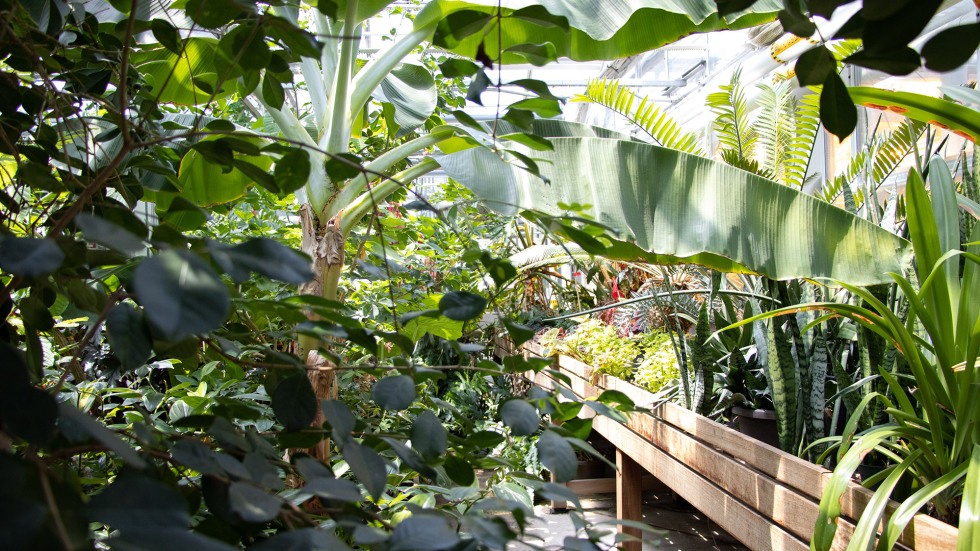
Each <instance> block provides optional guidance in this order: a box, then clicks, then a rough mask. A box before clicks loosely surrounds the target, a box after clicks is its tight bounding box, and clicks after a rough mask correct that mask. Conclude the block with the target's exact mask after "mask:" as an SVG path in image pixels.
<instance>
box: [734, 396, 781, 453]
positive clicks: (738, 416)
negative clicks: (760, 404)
mask: <svg viewBox="0 0 980 551" xmlns="http://www.w3.org/2000/svg"><path fill="white" fill-rule="evenodd" d="M732 417H733V421H734V425H735V430H737V431H738V432H740V433H742V434H744V435H746V436H751V437H752V438H755V439H756V440H760V441H762V442H765V443H766V444H769V445H770V446H774V447H776V448H778V447H779V430H778V429H777V428H776V412H775V411H773V410H771V409H748V408H742V407H738V406H734V407H732Z"/></svg>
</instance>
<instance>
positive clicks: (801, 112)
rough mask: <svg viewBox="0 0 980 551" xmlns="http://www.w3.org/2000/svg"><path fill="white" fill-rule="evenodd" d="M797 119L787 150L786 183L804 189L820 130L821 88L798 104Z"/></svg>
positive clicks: (815, 89)
mask: <svg viewBox="0 0 980 551" xmlns="http://www.w3.org/2000/svg"><path fill="white" fill-rule="evenodd" d="M795 119H796V132H795V133H794V135H793V138H792V139H791V140H790V142H789V147H787V148H786V161H785V166H786V172H785V181H786V185H788V186H791V187H798V188H802V187H803V184H804V183H805V182H806V173H807V170H809V168H810V158H811V156H812V155H813V144H814V143H815V142H816V140H817V133H818V132H819V130H820V89H819V87H817V88H814V89H813V91H812V92H811V93H809V94H807V95H805V96H803V98H802V99H801V100H800V101H799V102H797V104H796V114H795Z"/></svg>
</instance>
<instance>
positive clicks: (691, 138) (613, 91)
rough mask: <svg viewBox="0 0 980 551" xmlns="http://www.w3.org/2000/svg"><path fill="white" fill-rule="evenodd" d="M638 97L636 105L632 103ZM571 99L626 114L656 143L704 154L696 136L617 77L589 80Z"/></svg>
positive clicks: (627, 117) (625, 115)
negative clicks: (583, 88)
mask: <svg viewBox="0 0 980 551" xmlns="http://www.w3.org/2000/svg"><path fill="white" fill-rule="evenodd" d="M638 99H639V105H637V106H636V108H634V107H633V105H634V104H635V103H636V101H637V100H638ZM572 101H579V102H588V103H595V104H597V105H602V106H604V107H607V108H609V109H612V110H613V111H615V112H616V113H619V114H620V115H622V116H624V117H626V119H628V120H629V121H630V122H632V123H633V124H635V125H637V126H638V127H639V128H640V129H642V130H643V131H644V132H646V133H647V135H649V136H650V138H652V139H653V141H655V142H656V143H657V144H658V145H661V146H663V147H669V148H671V149H677V150H679V151H684V152H686V153H693V154H694V155H703V154H704V153H703V151H702V150H701V147H700V146H698V140H697V137H696V136H695V135H694V134H693V133H691V132H687V131H686V130H684V129H683V128H681V126H680V125H679V124H677V121H675V120H674V119H673V118H671V117H670V115H668V114H667V113H665V112H664V110H663V109H661V108H660V107H658V106H657V105H656V104H654V102H653V100H651V99H650V98H649V97H647V96H644V97H639V96H637V94H636V93H635V92H633V91H632V90H630V89H629V88H626V87H625V86H622V85H621V84H620V83H619V81H617V80H607V79H592V80H591V81H590V82H589V84H588V86H586V88H585V94H579V95H576V96H575V97H573V98H572Z"/></svg>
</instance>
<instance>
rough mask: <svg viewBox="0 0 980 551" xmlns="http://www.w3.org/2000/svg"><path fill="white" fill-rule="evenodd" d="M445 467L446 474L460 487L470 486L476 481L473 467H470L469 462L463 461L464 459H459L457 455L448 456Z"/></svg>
mask: <svg viewBox="0 0 980 551" xmlns="http://www.w3.org/2000/svg"><path fill="white" fill-rule="evenodd" d="M444 467H445V468H446V474H447V475H449V478H451V479H452V480H453V482H455V483H456V484H459V485H460V486H469V485H470V484H473V481H475V480H476V473H475V472H474V471H473V465H470V463H469V461H467V460H465V459H463V458H462V457H457V456H455V455H450V456H447V457H446V463H445V465H444Z"/></svg>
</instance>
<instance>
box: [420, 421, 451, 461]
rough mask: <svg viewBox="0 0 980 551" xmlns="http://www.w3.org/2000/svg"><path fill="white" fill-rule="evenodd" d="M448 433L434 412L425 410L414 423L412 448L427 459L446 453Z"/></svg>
mask: <svg viewBox="0 0 980 551" xmlns="http://www.w3.org/2000/svg"><path fill="white" fill-rule="evenodd" d="M447 438H448V433H447V432H446V427H444V426H443V424H442V421H440V420H439V418H438V417H436V415H435V414H434V413H432V412H431V411H429V410H425V411H423V412H422V413H420V414H419V415H418V416H417V417H416V418H415V422H414V423H412V448H413V449H415V450H416V451H418V452H419V453H420V454H422V457H425V458H426V459H434V458H436V457H439V456H441V455H442V454H444V453H446V446H447V445H448V444H447Z"/></svg>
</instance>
